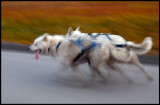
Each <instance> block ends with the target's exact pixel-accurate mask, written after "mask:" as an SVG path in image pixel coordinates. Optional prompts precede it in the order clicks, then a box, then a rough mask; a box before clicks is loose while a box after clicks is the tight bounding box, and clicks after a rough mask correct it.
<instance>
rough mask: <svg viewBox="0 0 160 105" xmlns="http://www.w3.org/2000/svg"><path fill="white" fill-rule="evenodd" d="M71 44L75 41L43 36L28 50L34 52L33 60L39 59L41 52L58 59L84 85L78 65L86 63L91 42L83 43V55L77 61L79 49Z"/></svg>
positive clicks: (57, 36) (60, 37)
mask: <svg viewBox="0 0 160 105" xmlns="http://www.w3.org/2000/svg"><path fill="white" fill-rule="evenodd" d="M73 42H76V40H74V39H73V38H72V39H70V40H69V39H66V38H64V36H60V35H54V36H51V35H49V34H44V35H42V36H40V37H38V38H36V39H35V41H34V43H33V44H32V45H31V46H30V47H29V50H31V51H34V52H35V58H36V59H39V55H40V54H41V53H42V52H45V53H47V54H50V55H51V56H53V57H58V58H59V59H60V61H61V63H62V64H63V66H64V67H65V68H68V67H71V68H72V70H73V71H75V73H77V75H78V76H79V78H80V79H81V80H82V81H83V83H84V85H85V80H84V78H83V77H82V75H81V73H80V72H79V71H78V70H77V66H78V65H79V64H82V63H85V62H88V54H89V50H88V49H90V48H91V42H89V41H87V42H83V46H84V48H87V49H86V50H85V55H83V57H82V56H81V58H80V59H77V56H78V55H80V54H81V53H82V51H81V49H80V48H79V47H77V46H76V45H75V44H74V43H73Z"/></svg>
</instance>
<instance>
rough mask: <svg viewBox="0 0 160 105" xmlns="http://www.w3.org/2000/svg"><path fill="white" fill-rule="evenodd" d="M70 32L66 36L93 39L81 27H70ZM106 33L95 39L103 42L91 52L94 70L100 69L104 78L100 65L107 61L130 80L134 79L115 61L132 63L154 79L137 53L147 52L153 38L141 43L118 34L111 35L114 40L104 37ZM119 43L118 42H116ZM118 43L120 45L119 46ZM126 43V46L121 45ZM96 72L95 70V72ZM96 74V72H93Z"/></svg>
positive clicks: (90, 56) (149, 78)
mask: <svg viewBox="0 0 160 105" xmlns="http://www.w3.org/2000/svg"><path fill="white" fill-rule="evenodd" d="M68 32H69V33H67V34H66V37H71V38H77V39H83V40H93V39H92V38H91V37H90V36H89V35H88V34H87V33H81V32H80V31H79V27H78V28H77V29H76V30H75V31H72V28H69V31H68ZM103 36H104V35H99V36H97V38H96V39H95V41H96V42H101V43H102V46H101V48H99V49H95V50H93V51H92V52H90V54H89V59H90V64H91V67H92V68H93V70H96V71H98V73H99V75H100V76H101V77H102V78H103V79H104V77H103V76H102V74H101V73H100V72H99V70H98V69H99V68H98V66H99V65H100V64H101V63H102V62H106V64H107V65H108V66H109V67H111V68H112V69H114V70H116V71H118V72H119V73H121V74H122V75H123V76H125V77H126V78H127V79H128V81H129V82H132V80H131V79H130V78H129V77H128V76H127V75H126V74H125V73H124V72H123V71H122V70H120V69H119V68H118V67H116V65H115V63H118V62H121V63H131V64H134V65H136V66H137V67H139V68H140V69H141V71H143V72H144V74H145V75H146V76H147V78H148V80H153V78H152V77H151V76H150V75H149V74H148V73H147V72H146V70H145V68H144V67H143V66H142V64H141V63H140V62H139V60H138V57H137V55H143V54H145V53H147V52H148V51H149V50H150V49H151V48H152V44H153V43H152V38H151V37H146V38H145V39H144V40H143V42H142V43H141V44H135V43H134V42H131V41H127V42H126V41H125V39H123V38H122V37H121V36H118V35H114V36H113V35H110V36H109V37H110V38H112V39H114V40H112V42H111V41H110V39H109V38H104V37H103ZM116 43H117V44H116ZM117 45H118V46H117ZM119 45H125V46H119ZM93 73H94V72H93ZM93 75H94V74H93Z"/></svg>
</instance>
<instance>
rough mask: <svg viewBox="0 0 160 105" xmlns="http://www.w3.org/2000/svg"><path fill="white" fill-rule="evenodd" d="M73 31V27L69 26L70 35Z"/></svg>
mask: <svg viewBox="0 0 160 105" xmlns="http://www.w3.org/2000/svg"><path fill="white" fill-rule="evenodd" d="M72 31H73V29H72V27H69V29H68V35H71V33H72Z"/></svg>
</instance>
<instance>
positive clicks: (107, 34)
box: [88, 33, 112, 40]
mask: <svg viewBox="0 0 160 105" xmlns="http://www.w3.org/2000/svg"><path fill="white" fill-rule="evenodd" d="M88 35H89V36H91V37H92V38H93V39H95V38H96V37H98V36H99V35H105V36H106V37H107V38H108V39H109V40H112V39H111V38H110V37H109V35H111V34H109V33H106V34H101V33H98V34H97V35H95V36H93V34H88Z"/></svg>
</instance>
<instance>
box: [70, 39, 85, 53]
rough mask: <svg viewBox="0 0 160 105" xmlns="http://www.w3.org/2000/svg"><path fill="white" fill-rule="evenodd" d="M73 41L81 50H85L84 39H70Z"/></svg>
mask: <svg viewBox="0 0 160 105" xmlns="http://www.w3.org/2000/svg"><path fill="white" fill-rule="evenodd" d="M69 41H70V42H71V43H73V44H75V45H76V46H77V47H78V48H79V49H80V50H81V52H83V50H84V46H83V43H82V42H83V41H82V40H79V39H78V40H76V41H73V40H69Z"/></svg>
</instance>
